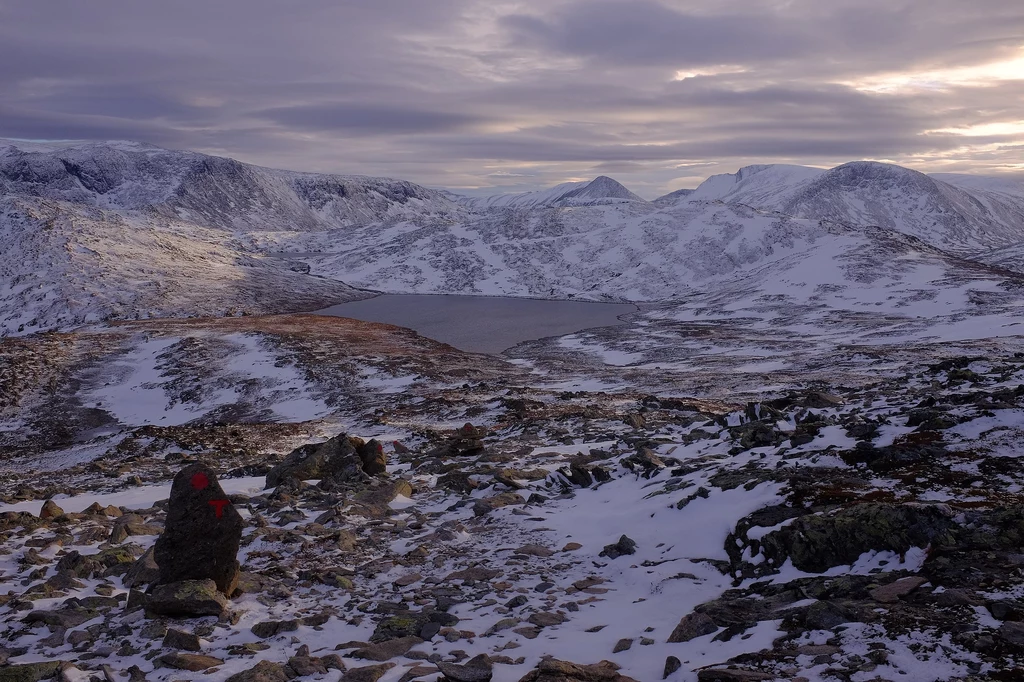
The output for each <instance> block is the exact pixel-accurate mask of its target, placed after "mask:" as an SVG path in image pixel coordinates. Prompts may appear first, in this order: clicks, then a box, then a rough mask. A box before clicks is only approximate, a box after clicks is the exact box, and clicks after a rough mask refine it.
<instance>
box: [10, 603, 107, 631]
mask: <svg viewBox="0 0 1024 682" xmlns="http://www.w3.org/2000/svg"><path fill="white" fill-rule="evenodd" d="M98 615H100V613H99V611H93V610H90V609H74V608H62V609H57V610H56V611H31V612H29V614H28V615H27V616H25V618H24V622H26V623H28V624H32V623H45V624H46V625H49V626H50V627H51V628H63V629H65V630H66V629H70V628H75V627H78V626H79V625H81V624H82V623H85V622H87V621H90V620H92V619H93V618H95V617H96V616H98Z"/></svg>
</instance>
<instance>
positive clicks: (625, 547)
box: [598, 535, 636, 559]
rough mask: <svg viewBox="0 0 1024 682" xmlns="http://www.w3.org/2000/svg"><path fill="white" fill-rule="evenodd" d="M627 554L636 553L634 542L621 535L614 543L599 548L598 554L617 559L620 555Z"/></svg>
mask: <svg viewBox="0 0 1024 682" xmlns="http://www.w3.org/2000/svg"><path fill="white" fill-rule="evenodd" d="M627 554H636V542H634V541H633V540H632V539H630V538H629V537H627V536H625V535H623V536H622V537H620V538H619V541H618V542H616V543H615V544H612V545H605V546H604V549H603V550H601V553H600V554H599V555H598V556H603V557H608V558H609V559H617V558H619V557H620V556H625V555H627Z"/></svg>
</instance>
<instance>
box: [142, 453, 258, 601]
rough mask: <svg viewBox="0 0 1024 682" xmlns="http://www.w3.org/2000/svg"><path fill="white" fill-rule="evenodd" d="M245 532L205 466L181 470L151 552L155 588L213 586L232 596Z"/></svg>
mask: <svg viewBox="0 0 1024 682" xmlns="http://www.w3.org/2000/svg"><path fill="white" fill-rule="evenodd" d="M244 526H245V521H244V520H243V519H242V516H241V514H239V513H238V511H237V510H236V509H235V508H234V506H233V505H232V504H231V502H230V501H229V500H228V496H227V494H226V493H225V492H224V489H223V488H221V487H220V484H219V483H218V482H217V477H216V476H215V475H214V472H213V470H212V469H211V468H210V467H208V466H206V465H205V464H191V465H189V466H187V467H185V468H184V469H182V470H181V471H179V472H178V475H177V476H175V477H174V483H173V484H172V485H171V497H170V501H169V503H168V507H167V520H166V522H165V524H164V532H163V534H162V535H160V537H159V538H158V539H157V541H156V545H155V546H154V549H153V558H154V559H155V560H156V563H157V565H158V566H159V567H160V577H159V578H158V579H157V584H161V585H164V584H170V583H178V582H181V581H185V580H212V581H213V582H214V583H215V584H216V585H217V589H218V590H220V591H221V592H223V593H224V594H225V595H227V596H231V593H232V592H234V590H235V587H236V586H237V585H238V559H237V558H236V557H237V555H238V546H239V544H240V542H241V539H242V528H243V527H244Z"/></svg>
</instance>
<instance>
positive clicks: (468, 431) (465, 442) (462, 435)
mask: <svg viewBox="0 0 1024 682" xmlns="http://www.w3.org/2000/svg"><path fill="white" fill-rule="evenodd" d="M485 436H487V429H485V428H483V427H479V428H477V427H475V426H473V425H472V424H464V425H463V426H461V427H459V429H458V430H457V431H456V432H455V436H453V437H452V438H449V439H448V440H447V441H445V442H444V443H442V444H441V445H439V446H437V447H435V448H432V449H431V450H429V451H428V452H427V457H442V458H444V457H474V456H476V455H479V454H480V453H481V452H483V450H484V441H483V439H484V437H485Z"/></svg>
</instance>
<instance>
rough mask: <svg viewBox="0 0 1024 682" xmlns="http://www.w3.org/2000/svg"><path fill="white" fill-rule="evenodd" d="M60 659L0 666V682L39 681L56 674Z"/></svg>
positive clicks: (58, 669)
mask: <svg viewBox="0 0 1024 682" xmlns="http://www.w3.org/2000/svg"><path fill="white" fill-rule="evenodd" d="M61 665H62V664H61V662H60V661H46V662H45V663H22V664H19V665H8V666H6V667H3V668H0V682H39V680H49V679H52V678H54V677H56V676H57V673H58V672H59V671H60V667H61Z"/></svg>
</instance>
